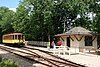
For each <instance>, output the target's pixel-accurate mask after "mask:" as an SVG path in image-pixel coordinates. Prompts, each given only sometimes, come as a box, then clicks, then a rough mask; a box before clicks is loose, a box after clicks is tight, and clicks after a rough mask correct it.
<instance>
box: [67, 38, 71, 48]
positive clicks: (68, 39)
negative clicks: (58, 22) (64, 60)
mask: <svg viewBox="0 0 100 67" xmlns="http://www.w3.org/2000/svg"><path fill="white" fill-rule="evenodd" d="M67 46H68V47H70V37H67Z"/></svg>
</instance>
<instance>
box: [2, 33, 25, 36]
mask: <svg viewBox="0 0 100 67" xmlns="http://www.w3.org/2000/svg"><path fill="white" fill-rule="evenodd" d="M9 35H23V34H22V33H10V34H5V35H3V36H9Z"/></svg>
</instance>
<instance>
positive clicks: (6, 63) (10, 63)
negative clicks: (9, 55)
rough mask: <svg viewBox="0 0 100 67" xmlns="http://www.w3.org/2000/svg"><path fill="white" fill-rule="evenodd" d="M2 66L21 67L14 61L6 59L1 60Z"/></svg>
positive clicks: (0, 65) (0, 64)
mask: <svg viewBox="0 0 100 67" xmlns="http://www.w3.org/2000/svg"><path fill="white" fill-rule="evenodd" d="M0 67H19V66H18V65H17V64H16V63H15V62H14V61H12V60H9V59H4V60H2V61H1V62H0Z"/></svg>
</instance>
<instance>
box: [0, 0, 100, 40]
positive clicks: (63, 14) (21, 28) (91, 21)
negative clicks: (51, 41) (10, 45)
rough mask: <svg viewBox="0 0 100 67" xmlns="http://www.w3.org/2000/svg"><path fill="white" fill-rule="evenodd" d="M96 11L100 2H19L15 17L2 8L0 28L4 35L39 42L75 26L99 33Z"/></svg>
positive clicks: (78, 0)
mask: <svg viewBox="0 0 100 67" xmlns="http://www.w3.org/2000/svg"><path fill="white" fill-rule="evenodd" d="M99 8H100V3H99V0H22V1H21V2H20V3H19V6H18V7H17V9H16V12H15V13H14V12H12V11H10V10H9V9H8V8H4V7H1V9H0V25H1V28H2V32H3V33H9V32H13V31H15V32H23V33H24V34H25V35H26V38H27V40H39V41H48V38H49V36H50V37H51V38H52V37H53V36H54V35H55V34H60V33H63V32H66V31H68V30H69V29H71V28H73V27H75V26H82V27H84V28H87V29H89V30H91V31H94V32H98V33H100V31H99V30H100V24H99V22H100V20H99V19H100V9H99ZM89 15H91V16H89ZM8 19H9V21H8Z"/></svg>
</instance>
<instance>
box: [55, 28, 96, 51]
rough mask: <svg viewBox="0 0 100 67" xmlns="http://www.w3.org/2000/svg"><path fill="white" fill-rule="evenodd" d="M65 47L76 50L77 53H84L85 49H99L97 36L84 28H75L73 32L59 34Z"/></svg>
mask: <svg viewBox="0 0 100 67" xmlns="http://www.w3.org/2000/svg"><path fill="white" fill-rule="evenodd" d="M55 36H59V37H60V39H61V41H62V42H63V45H64V46H68V47H70V48H76V49H77V51H79V52H80V51H83V49H86V48H88V49H92V48H95V49H97V36H98V35H97V34H96V33H93V32H91V31H89V30H87V29H85V28H83V27H74V28H72V29H71V30H69V31H67V32H65V33H62V34H57V35H55Z"/></svg>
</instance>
